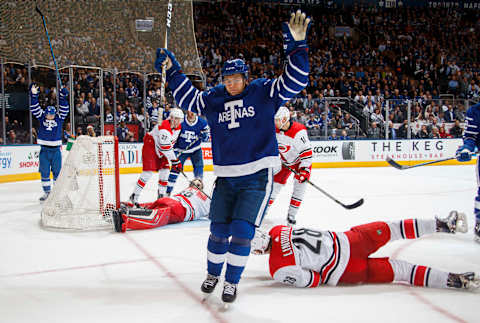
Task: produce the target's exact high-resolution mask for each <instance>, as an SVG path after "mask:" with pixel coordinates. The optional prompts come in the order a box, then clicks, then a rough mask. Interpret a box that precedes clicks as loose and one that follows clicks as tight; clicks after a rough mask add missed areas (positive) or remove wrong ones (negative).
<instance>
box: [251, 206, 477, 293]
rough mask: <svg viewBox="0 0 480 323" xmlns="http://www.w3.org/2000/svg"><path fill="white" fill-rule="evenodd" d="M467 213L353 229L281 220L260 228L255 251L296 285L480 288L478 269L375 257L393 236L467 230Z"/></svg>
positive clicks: (272, 269) (278, 275) (275, 272)
mask: <svg viewBox="0 0 480 323" xmlns="http://www.w3.org/2000/svg"><path fill="white" fill-rule="evenodd" d="M467 229H468V228H467V223H466V217H465V215H464V214H462V213H458V212H456V211H452V212H450V214H449V216H448V217H447V218H445V219H439V218H435V219H408V220H401V221H392V222H373V223H369V224H364V225H359V226H356V227H353V228H351V229H350V230H349V231H347V232H333V231H315V230H311V229H304V228H302V229H296V230H294V229H293V228H291V227H288V226H282V225H278V226H275V227H273V228H272V229H271V230H270V232H269V233H268V234H267V233H265V232H261V231H260V230H258V231H257V233H256V234H255V238H254V239H253V241H252V253H255V254H264V253H269V254H270V255H269V268H270V275H271V276H272V278H273V279H275V280H276V281H279V282H281V283H285V284H289V285H293V286H295V287H317V286H319V285H331V286H335V285H337V284H360V283H391V282H403V283H407V284H410V285H415V286H425V287H436V288H464V289H473V288H478V287H480V280H479V277H478V274H477V275H476V274H475V273H473V272H467V273H463V274H455V273H448V272H444V271H441V270H438V269H433V268H430V267H426V266H420V265H413V264H410V263H408V262H406V261H403V260H397V259H389V258H387V257H386V258H371V257H369V256H370V255H371V254H373V253H374V252H376V251H377V250H378V249H379V248H380V247H382V246H384V245H385V244H387V243H388V242H390V241H394V240H398V239H416V238H419V237H421V236H423V235H427V234H433V233H435V232H446V233H456V232H463V233H465V232H467Z"/></svg>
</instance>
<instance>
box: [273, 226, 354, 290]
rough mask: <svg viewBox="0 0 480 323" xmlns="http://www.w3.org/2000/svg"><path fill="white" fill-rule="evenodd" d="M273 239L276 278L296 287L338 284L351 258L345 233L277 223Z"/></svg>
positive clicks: (274, 277) (274, 275)
mask: <svg viewBox="0 0 480 323" xmlns="http://www.w3.org/2000/svg"><path fill="white" fill-rule="evenodd" d="M269 234H270V236H271V238H272V249H271V251H270V258H269V267H270V275H271V276H272V278H273V279H275V280H276V281H279V282H281V283H285V284H290V285H293V286H296V287H317V286H318V285H320V284H326V285H332V286H334V285H337V283H338V281H339V280H340V277H341V276H342V274H343V272H344V271H345V268H346V267H347V264H348V260H349V258H350V245H349V242H348V239H347V236H346V235H345V234H344V233H337V232H331V231H314V230H309V229H303V228H302V229H295V230H294V229H293V228H291V227H288V226H284V225H277V226H275V227H273V228H272V229H271V230H270V232H269Z"/></svg>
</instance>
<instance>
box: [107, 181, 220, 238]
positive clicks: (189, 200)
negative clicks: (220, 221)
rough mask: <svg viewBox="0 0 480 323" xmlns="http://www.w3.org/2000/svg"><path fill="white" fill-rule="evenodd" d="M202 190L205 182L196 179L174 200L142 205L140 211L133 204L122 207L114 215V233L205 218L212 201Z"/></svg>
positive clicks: (172, 198) (167, 199) (163, 199)
mask: <svg viewBox="0 0 480 323" xmlns="http://www.w3.org/2000/svg"><path fill="white" fill-rule="evenodd" d="M201 190H203V183H202V181H201V180H200V179H194V180H193V181H192V182H191V184H190V186H189V187H187V188H186V189H184V190H183V191H181V192H180V193H178V194H175V195H174V196H172V197H162V198H159V199H157V200H156V201H155V202H152V203H141V204H139V205H138V207H137V206H135V205H134V204H132V203H122V206H121V207H120V209H119V210H117V211H113V213H112V217H113V223H114V227H115V231H117V232H125V231H126V230H127V229H129V230H144V229H152V228H157V227H161V226H164V225H167V224H172V223H178V222H187V221H194V220H198V219H201V218H206V217H207V216H208V212H209V210H210V199H209V198H208V196H206V195H205V194H204V193H202V191H201Z"/></svg>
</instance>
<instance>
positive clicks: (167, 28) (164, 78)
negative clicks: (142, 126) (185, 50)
mask: <svg viewBox="0 0 480 323" xmlns="http://www.w3.org/2000/svg"><path fill="white" fill-rule="evenodd" d="M172 9H173V5H172V0H168V4H167V23H166V25H165V42H164V46H163V48H165V49H168V33H169V32H170V25H171V23H172ZM166 82H167V64H166V63H165V64H163V66H162V85H161V86H160V102H161V103H162V104H163V100H165V83H166ZM165 105H166V104H165ZM165 105H164V106H163V107H164V108H165Z"/></svg>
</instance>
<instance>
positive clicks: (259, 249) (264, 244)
mask: <svg viewBox="0 0 480 323" xmlns="http://www.w3.org/2000/svg"><path fill="white" fill-rule="evenodd" d="M270 241H271V238H270V235H269V234H268V233H266V232H264V231H262V230H260V229H257V231H255V236H254V237H253V239H252V243H251V246H252V248H251V253H253V254H255V255H263V254H266V253H268V252H269V249H270Z"/></svg>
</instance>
